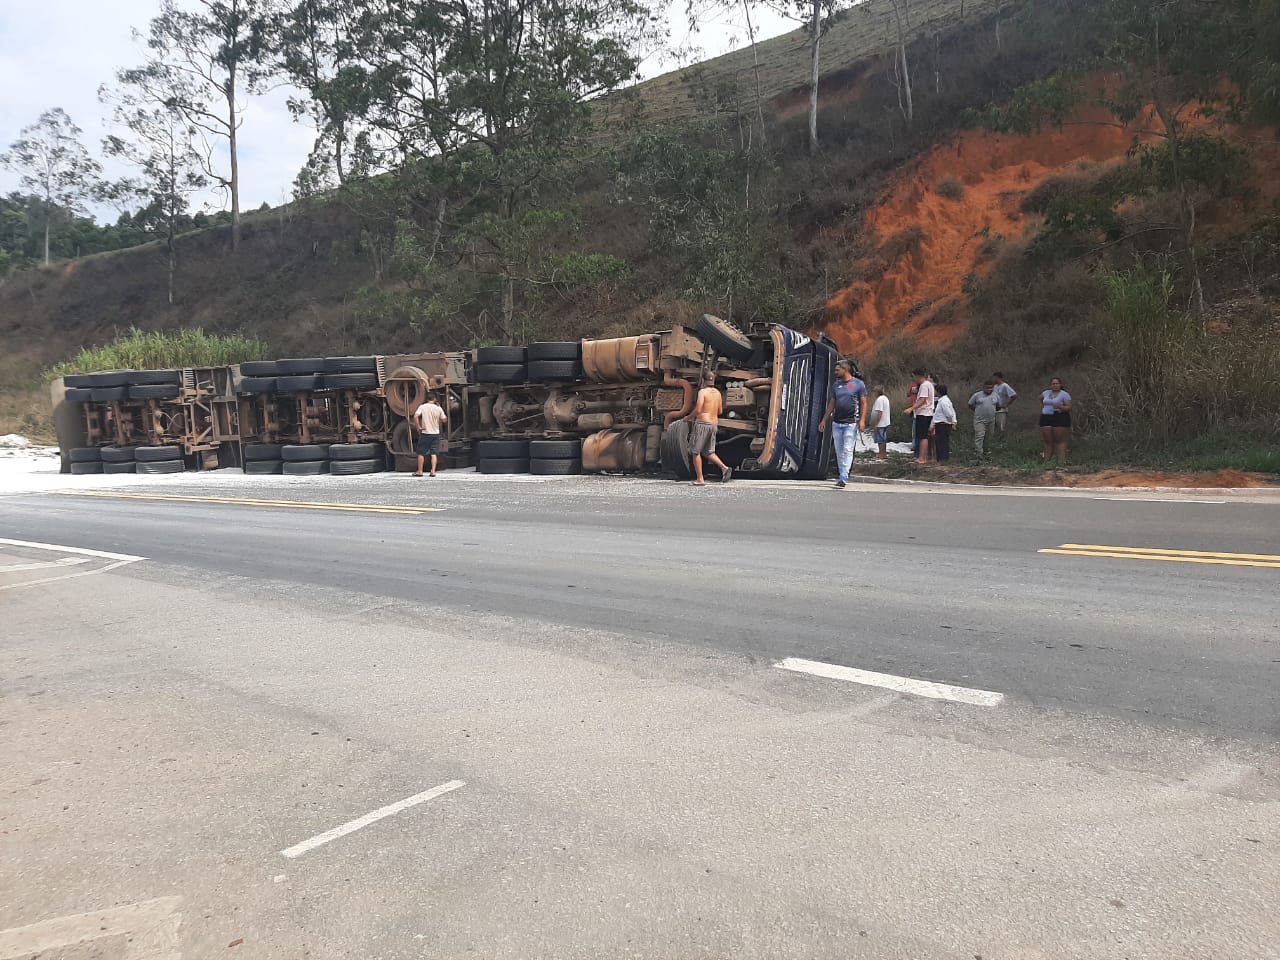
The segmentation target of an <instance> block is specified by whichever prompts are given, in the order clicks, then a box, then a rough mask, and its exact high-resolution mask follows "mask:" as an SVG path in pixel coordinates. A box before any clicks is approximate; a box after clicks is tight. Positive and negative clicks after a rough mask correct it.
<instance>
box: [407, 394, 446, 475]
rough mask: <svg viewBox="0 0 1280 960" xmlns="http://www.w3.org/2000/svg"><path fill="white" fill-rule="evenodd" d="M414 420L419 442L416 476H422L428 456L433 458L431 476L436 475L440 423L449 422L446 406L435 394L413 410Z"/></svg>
mask: <svg viewBox="0 0 1280 960" xmlns="http://www.w3.org/2000/svg"><path fill="white" fill-rule="evenodd" d="M413 422H414V425H415V426H417V428H418V443H417V445H416V450H415V452H416V453H417V454H418V472H417V473H415V474H414V476H415V477H420V476H422V468H423V467H425V466H426V463H427V457H430V458H431V476H433V477H434V476H435V475H436V461H437V460H438V458H439V455H440V425H441V424H444V423H448V422H449V418H448V416H446V415H445V412H444V408H443V407H441V406H440V404H438V403H436V398H435V397H434V396H431V395H428V397H427V400H426V402H425V403H423V404H422V405H421V406H419V407H418V409H417V410H415V411H414V412H413Z"/></svg>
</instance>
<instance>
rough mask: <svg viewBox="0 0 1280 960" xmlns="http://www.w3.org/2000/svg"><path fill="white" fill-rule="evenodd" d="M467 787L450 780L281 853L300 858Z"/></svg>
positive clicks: (285, 855)
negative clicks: (311, 851)
mask: <svg viewBox="0 0 1280 960" xmlns="http://www.w3.org/2000/svg"><path fill="white" fill-rule="evenodd" d="M463 786H466V784H465V783H463V782H462V781H461V780H450V781H449V782H448V783H442V784H440V786H438V787H432V788H431V789H430V790H424V791H423V792H422V793H415V794H414V795H413V796H412V797H406V798H405V799H404V800H399V801H397V802H395V803H389V804H387V805H386V806H385V807H379V808H378V809H377V810H374V811H373V812H372V813H366V814H365V815H364V816H363V817H359V818H357V819H355V820H349V821H347V822H346V823H344V824H342V825H341V826H337V827H334V828H333V829H332V830H326V831H325V832H324V833H320V834H317V835H316V836H314V837H312V838H311V839H310V840H303V841H302V842H301V843H295V844H294V845H293V846H292V847H287V848H286V849H284V850H281V851H280V855H281V856H283V857H289V858H290V859H292V858H294V857H300V856H302V855H303V854H304V853H306V852H308V851H309V850H314V849H315V848H316V847H319V846H322V845H324V844H326V843H328V842H330V841H331V840H337V839H338V838H339V837H345V836H346V835H347V834H349V833H355V832H356V831H357V830H359V829H360V828H361V827H367V826H369V824H371V823H377V822H378V821H379V820H382V819H384V818H385V817H390V816H392V815H394V814H397V813H399V812H400V811H401V810H408V809H409V808H410V807H416V806H417V805H418V804H420V803H426V802H427V801H428V800H434V799H435V798H436V797H439V796H443V795H444V794H446V793H449V792H450V791H452V790H457V789H458V788H459V787H463Z"/></svg>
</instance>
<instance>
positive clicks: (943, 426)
mask: <svg viewBox="0 0 1280 960" xmlns="http://www.w3.org/2000/svg"><path fill="white" fill-rule="evenodd" d="M937 391H938V400H937V402H936V403H935V404H934V408H933V420H932V422H931V424H930V435H931V436H932V437H933V442H934V448H935V449H936V450H937V451H938V462H939V463H946V462H948V461H949V460H950V459H951V431H952V430H953V429H955V425H956V408H955V404H953V403H952V402H951V398H950V397H948V396H947V385H946V384H945V383H940V384H938V387H937Z"/></svg>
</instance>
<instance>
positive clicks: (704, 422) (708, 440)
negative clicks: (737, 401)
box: [685, 376, 733, 487]
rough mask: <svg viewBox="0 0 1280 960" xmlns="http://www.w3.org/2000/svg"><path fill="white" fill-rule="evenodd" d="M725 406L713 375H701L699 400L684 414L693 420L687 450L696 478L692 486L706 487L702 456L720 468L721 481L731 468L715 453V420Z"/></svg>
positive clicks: (726, 477)
mask: <svg viewBox="0 0 1280 960" xmlns="http://www.w3.org/2000/svg"><path fill="white" fill-rule="evenodd" d="M723 409H724V402H723V401H722V400H721V398H720V391H719V390H717V389H716V380H715V377H711V376H708V377H704V378H703V380H702V389H701V390H699V391H698V403H697V406H695V407H694V408H693V413H691V414H689V416H687V417H685V419H686V420H690V421H692V422H693V427H692V428H691V429H690V430H689V453H691V454H692V455H693V472H694V475H695V476H697V478H698V479H696V480H694V481H693V485H694V486H695V487H705V486H706V485H707V481H706V480H705V479H703V476H702V458H703V457H706V458H707V459H708V460H710V461H711V462H712V463H714V464H715V465H716V466H717V467H719V468H720V482H721V483H725V482H726V481H727V480H728V479H729V478H730V477H731V476H733V471H732V470H730V469H729V468H728V467H726V466H725V464H724V461H723V460H721V459H720V458H719V457H717V456H716V421H718V420H719V419H720V413H721V411H722V410H723Z"/></svg>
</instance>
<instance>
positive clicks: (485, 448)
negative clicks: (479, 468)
mask: <svg viewBox="0 0 1280 960" xmlns="http://www.w3.org/2000/svg"><path fill="white" fill-rule="evenodd" d="M476 457H477V458H478V459H480V460H506V459H511V458H515V459H517V460H528V459H529V441H528V440H481V441H480V442H479V443H478V444H477V445H476Z"/></svg>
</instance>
